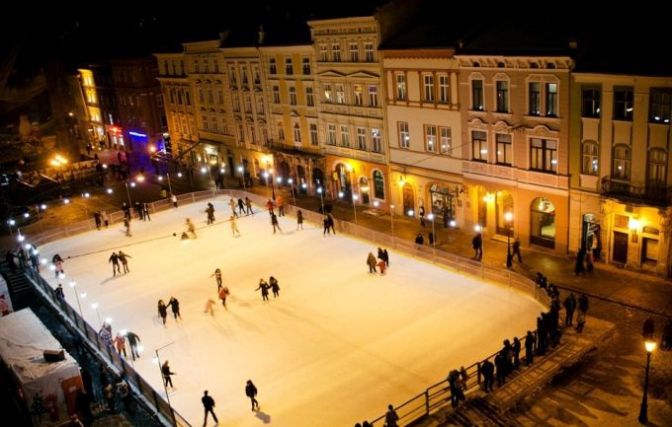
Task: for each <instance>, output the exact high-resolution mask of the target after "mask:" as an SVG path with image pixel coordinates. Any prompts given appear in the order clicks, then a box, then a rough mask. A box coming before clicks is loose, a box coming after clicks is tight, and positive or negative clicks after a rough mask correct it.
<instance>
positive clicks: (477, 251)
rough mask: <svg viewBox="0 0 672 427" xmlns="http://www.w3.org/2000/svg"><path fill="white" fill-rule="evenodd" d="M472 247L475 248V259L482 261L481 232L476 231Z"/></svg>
mask: <svg viewBox="0 0 672 427" xmlns="http://www.w3.org/2000/svg"><path fill="white" fill-rule="evenodd" d="M471 247H472V248H474V259H475V260H477V261H480V260H481V259H482V258H483V236H481V233H476V235H475V236H474V238H473V239H471Z"/></svg>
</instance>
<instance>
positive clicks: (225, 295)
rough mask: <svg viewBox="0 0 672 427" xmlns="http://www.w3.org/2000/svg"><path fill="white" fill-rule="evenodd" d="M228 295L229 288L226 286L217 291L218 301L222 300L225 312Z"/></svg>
mask: <svg viewBox="0 0 672 427" xmlns="http://www.w3.org/2000/svg"><path fill="white" fill-rule="evenodd" d="M229 294H230V292H229V288H228V287H226V286H224V287H222V289H220V290H219V299H220V300H222V306H223V307H224V308H225V309H227V310H228V308H226V298H228V296H229Z"/></svg>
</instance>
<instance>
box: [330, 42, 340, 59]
mask: <svg viewBox="0 0 672 427" xmlns="http://www.w3.org/2000/svg"><path fill="white" fill-rule="evenodd" d="M331 60H332V61H333V62H341V45H340V44H338V43H334V44H332V45H331Z"/></svg>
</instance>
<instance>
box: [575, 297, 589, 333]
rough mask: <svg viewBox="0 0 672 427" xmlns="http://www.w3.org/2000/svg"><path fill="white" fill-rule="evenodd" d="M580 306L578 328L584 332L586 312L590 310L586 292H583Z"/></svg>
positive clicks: (579, 302)
mask: <svg viewBox="0 0 672 427" xmlns="http://www.w3.org/2000/svg"><path fill="white" fill-rule="evenodd" d="M578 308H579V317H578V319H577V323H578V324H577V326H576V330H577V331H578V332H579V333H581V332H583V327H584V325H585V324H586V313H587V312H588V297H587V296H586V295H585V294H581V296H580V297H579V301H578Z"/></svg>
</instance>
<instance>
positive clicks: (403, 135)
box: [397, 122, 411, 148]
mask: <svg viewBox="0 0 672 427" xmlns="http://www.w3.org/2000/svg"><path fill="white" fill-rule="evenodd" d="M397 128H398V129H399V147H400V148H410V147H411V134H410V133H409V132H408V122H397Z"/></svg>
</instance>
